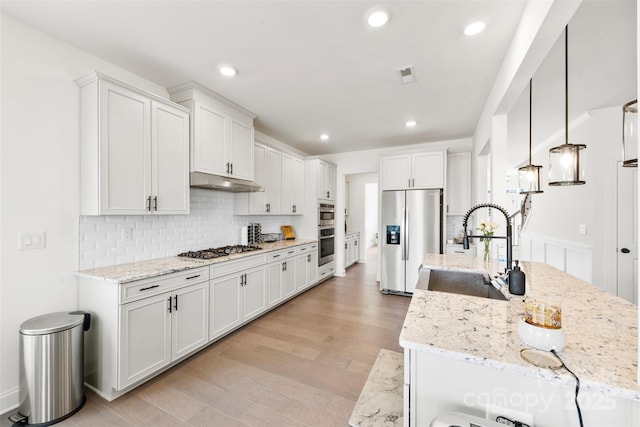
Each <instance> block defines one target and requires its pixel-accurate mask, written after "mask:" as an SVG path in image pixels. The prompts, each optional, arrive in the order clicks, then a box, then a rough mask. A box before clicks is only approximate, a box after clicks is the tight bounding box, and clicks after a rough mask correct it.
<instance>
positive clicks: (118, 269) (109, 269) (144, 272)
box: [76, 239, 317, 285]
mask: <svg viewBox="0 0 640 427" xmlns="http://www.w3.org/2000/svg"><path fill="white" fill-rule="evenodd" d="M316 242H317V240H313V239H295V240H280V241H277V242H269V243H261V244H260V247H261V248H262V249H260V250H257V251H251V252H244V253H239V254H232V255H229V256H225V257H219V258H214V259H208V260H200V259H194V258H182V257H178V256H173V257H166V258H156V259H150V260H146V261H138V262H131V263H127V264H118V265H110V266H106V267H98V268H92V269H90V270H82V271H78V272H76V274H77V275H78V276H79V277H86V278H90V279H97V280H102V281H105V282H110V283H114V284H116V285H118V284H122V283H129V282H134V281H136V280H142V279H148V278H149V277H156V276H161V275H163V274H169V273H175V272H178V271H184V270H189V269H192V268H198V267H206V266H208V265H211V264H217V263H220V262H226V261H231V260H234V259H239V258H244V257H250V256H255V255H260V254H264V253H266V252H273V251H277V250H280V249H287V248H290V247H292V246H300V245H306V244H309V243H316Z"/></svg>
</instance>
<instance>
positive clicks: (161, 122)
mask: <svg viewBox="0 0 640 427" xmlns="http://www.w3.org/2000/svg"><path fill="white" fill-rule="evenodd" d="M151 123H152V125H153V128H152V132H151V160H152V162H151V165H152V166H151V176H152V181H151V183H152V186H151V187H152V190H151V194H153V195H154V196H153V197H154V200H153V203H154V211H155V212H157V213H164V214H178V213H185V212H189V174H188V173H187V172H188V170H189V114H188V113H186V112H184V111H182V110H178V109H176V108H173V107H172V106H168V105H165V104H161V103H158V102H155V101H152V102H151Z"/></svg>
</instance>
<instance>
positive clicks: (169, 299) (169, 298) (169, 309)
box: [168, 297, 171, 313]
mask: <svg viewBox="0 0 640 427" xmlns="http://www.w3.org/2000/svg"><path fill="white" fill-rule="evenodd" d="M168 301H169V313H171V297H169V299H168Z"/></svg>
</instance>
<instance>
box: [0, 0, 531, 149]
mask: <svg viewBox="0 0 640 427" xmlns="http://www.w3.org/2000/svg"><path fill="white" fill-rule="evenodd" d="M524 3H525V1H524V0H509V1H507V0H501V1H483V0H467V1H465V0H457V1H451V0H445V1H434V0H423V1H388V2H382V3H379V2H370V1H357V0H353V1H326V0H323V1H304V0H300V1H242V0H237V1H211V0H210V1H135V2H134V1H55V0H52V1H44V2H39V1H7V0H3V1H2V2H1V7H2V12H3V13H5V14H7V15H10V16H12V17H14V18H16V19H18V20H21V21H23V22H25V23H27V24H29V25H31V26H33V27H35V28H38V29H40V30H42V31H44V32H46V33H49V34H51V35H53V36H54V37H57V38H59V39H61V40H64V41H66V42H68V43H70V44H72V45H74V46H77V47H78V48H80V49H82V50H84V51H87V52H89V53H92V54H94V55H96V56H98V57H101V58H103V59H105V60H107V61H109V62H111V63H113V64H116V65H118V66H121V67H122V68H125V69H127V70H129V71H131V72H134V73H136V74H138V75H140V76H142V77H144V78H146V79H148V80H151V81H153V82H155V83H158V84H160V85H162V86H164V87H167V88H170V87H173V86H177V85H179V84H182V83H185V82H187V81H192V80H193V81H197V82H199V83H201V84H202V85H204V86H207V87H209V88H210V89H212V90H213V91H215V92H218V93H219V94H221V95H223V96H225V97H227V98H229V99H231V100H233V101H234V102H236V103H238V104H240V105H242V106H243V107H245V108H246V109H248V110H250V111H252V112H253V113H255V114H256V115H257V119H256V122H255V125H256V128H257V129H258V130H261V131H262V132H264V133H266V134H268V135H270V136H272V137H275V138H277V139H280V140H282V141H283V142H286V143H288V144H290V145H292V146H294V147H296V148H298V149H300V150H302V151H304V152H306V153H309V154H328V153H337V152H345V151H354V150H361V149H368V148H380V147H389V146H398V145H407V144H413V143H421V142H432V141H440V140H446V139H455V138H461V137H469V136H471V135H472V134H473V131H474V130H475V127H476V123H477V121H478V118H479V115H480V112H481V110H482V107H483V106H484V103H485V101H486V98H487V95H488V93H489V90H490V89H491V86H492V85H493V82H494V79H495V77H496V74H497V72H498V69H499V67H500V65H501V63H502V59H503V57H504V55H505V52H506V49H507V47H508V46H509V43H510V42H511V38H512V34H513V32H514V30H515V28H516V26H517V24H518V20H519V18H520V15H521V13H522V10H523V7H524ZM381 4H383V5H386V6H387V7H388V9H389V10H390V11H391V13H392V17H391V20H390V22H389V24H388V25H387V26H385V27H383V28H379V29H371V28H369V27H368V26H367V25H366V23H365V22H364V15H365V12H366V11H367V10H368V9H369V8H371V7H373V6H377V5H381ZM478 19H482V20H484V21H486V22H487V29H486V30H485V32H483V33H482V34H480V35H478V36H474V37H466V36H464V35H463V33H462V31H463V28H464V26H465V25H466V24H468V23H470V22H472V21H474V20H478ZM220 63H230V64H233V65H234V66H236V67H237V68H238V70H239V74H238V76H237V77H235V78H234V79H228V78H223V77H222V76H220V75H219V74H218V73H217V71H216V69H217V65H218V64H220ZM406 65H415V70H416V76H417V81H416V82H415V83H411V84H407V85H401V84H400V79H399V77H398V75H397V74H396V69H397V68H400V67H403V66H406ZM408 119H414V120H416V121H417V123H418V125H417V126H416V127H415V128H413V129H407V128H405V126H404V123H405V122H406V121H407V120H408ZM323 132H326V133H329V134H330V135H331V138H330V140H329V141H327V142H321V141H320V140H319V135H320V134H321V133H323Z"/></svg>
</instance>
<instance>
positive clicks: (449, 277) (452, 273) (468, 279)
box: [416, 268, 508, 301]
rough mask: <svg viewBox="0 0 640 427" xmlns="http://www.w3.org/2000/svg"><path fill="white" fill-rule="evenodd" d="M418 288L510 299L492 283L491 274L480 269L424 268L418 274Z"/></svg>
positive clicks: (495, 298) (502, 299)
mask: <svg viewBox="0 0 640 427" xmlns="http://www.w3.org/2000/svg"><path fill="white" fill-rule="evenodd" d="M416 288H417V289H425V290H429V291H436V292H448V293H450V294H462V295H468V296H472V297H480V298H489V299H494V300H501V301H508V299H507V297H506V296H505V295H504V294H503V293H502V292H500V291H499V290H497V289H496V288H495V287H494V286H493V285H492V284H491V278H490V277H489V275H488V274H487V273H483V272H479V271H461V270H439V269H435V268H423V269H421V270H420V274H419V275H418V284H417V286H416Z"/></svg>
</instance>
